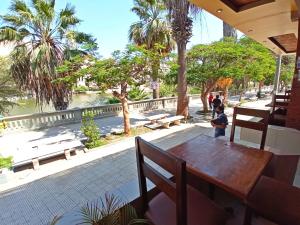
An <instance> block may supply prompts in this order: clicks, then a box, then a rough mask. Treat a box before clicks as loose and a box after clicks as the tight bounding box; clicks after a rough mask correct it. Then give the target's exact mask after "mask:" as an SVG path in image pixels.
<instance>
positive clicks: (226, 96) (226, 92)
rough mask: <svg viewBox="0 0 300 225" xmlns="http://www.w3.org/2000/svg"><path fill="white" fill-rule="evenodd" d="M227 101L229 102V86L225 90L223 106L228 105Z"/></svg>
mask: <svg viewBox="0 0 300 225" xmlns="http://www.w3.org/2000/svg"><path fill="white" fill-rule="evenodd" d="M227 100H228V86H226V87H225V88H224V102H223V104H226V103H227Z"/></svg>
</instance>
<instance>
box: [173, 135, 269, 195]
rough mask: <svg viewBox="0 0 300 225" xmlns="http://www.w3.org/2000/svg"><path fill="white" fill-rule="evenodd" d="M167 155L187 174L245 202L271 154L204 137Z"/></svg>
mask: <svg viewBox="0 0 300 225" xmlns="http://www.w3.org/2000/svg"><path fill="white" fill-rule="evenodd" d="M169 152H170V153H171V154H173V155H175V156H176V157H178V158H181V159H183V160H185V161H186V163H187V171H188V172H190V173H192V174H193V175H195V176H197V177H199V178H200V179H203V180H205V181H207V182H209V183H211V184H214V185H216V186H217V187H220V188H222V189H224V190H226V191H228V192H229V193H231V194H233V195H235V196H237V197H238V198H240V199H242V200H245V199H246V198H247V196H248V194H249V192H250V191H251V190H252V188H253V187H254V185H255V183H256V181H257V180H258V178H259V177H260V176H261V174H262V172H263V170H264V168H265V167H266V165H267V164H268V163H269V161H270V160H271V158H272V153H270V152H266V151H262V150H259V149H255V148H248V147H245V146H242V145H238V144H235V143H230V142H228V141H225V140H221V139H216V138H212V137H209V136H205V135H200V136H197V137H195V138H193V139H191V140H189V141H187V142H185V143H183V144H181V145H178V146H175V147H173V148H171V149H170V150H169Z"/></svg>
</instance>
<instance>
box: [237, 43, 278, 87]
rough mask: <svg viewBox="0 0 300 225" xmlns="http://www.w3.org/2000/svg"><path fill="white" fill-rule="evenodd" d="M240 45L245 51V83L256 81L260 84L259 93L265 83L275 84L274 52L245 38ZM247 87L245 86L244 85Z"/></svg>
mask: <svg viewBox="0 0 300 225" xmlns="http://www.w3.org/2000/svg"><path fill="white" fill-rule="evenodd" d="M239 43H240V44H241V45H242V46H243V48H244V49H245V50H244V52H245V54H244V55H245V56H246V57H245V60H243V61H241V62H243V64H242V65H243V67H242V68H243V69H244V78H243V79H244V81H249V80H251V81H254V82H257V83H258V84H259V92H260V91H261V88H262V86H263V84H264V82H265V81H269V83H270V82H273V79H274V73H275V69H276V61H275V57H274V55H273V54H272V52H271V51H270V50H269V49H267V48H266V47H264V46H263V45H262V44H260V43H258V42H256V41H254V40H252V39H251V38H249V37H243V38H241V39H240V40H239ZM244 86H245V85H244Z"/></svg>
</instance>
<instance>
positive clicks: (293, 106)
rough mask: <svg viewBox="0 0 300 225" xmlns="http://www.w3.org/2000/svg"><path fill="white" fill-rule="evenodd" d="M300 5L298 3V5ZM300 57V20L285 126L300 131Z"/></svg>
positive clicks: (299, 21) (299, 22)
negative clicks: (293, 74) (299, 59)
mask: <svg viewBox="0 0 300 225" xmlns="http://www.w3.org/2000/svg"><path fill="white" fill-rule="evenodd" d="M299 4H300V3H299ZM298 57H300V19H299V20H298V44H297V53H296V64H295V76H294V79H293V84H292V92H291V101H290V103H289V106H288V110H287V120H286V126H287V127H291V128H296V129H298V130H300V104H299V99H300V80H299V79H298V73H299V71H298V68H297V59H298Z"/></svg>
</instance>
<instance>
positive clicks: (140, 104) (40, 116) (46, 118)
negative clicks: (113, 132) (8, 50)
mask: <svg viewBox="0 0 300 225" xmlns="http://www.w3.org/2000/svg"><path fill="white" fill-rule="evenodd" d="M176 104H177V97H170V98H159V99H151V100H143V101H137V102H130V103H129V104H128V105H129V111H131V112H132V111H138V112H142V111H148V110H154V109H160V108H161V109H162V108H171V107H172V108H173V107H176ZM86 112H93V113H94V115H95V118H97V119H98V118H104V117H108V116H116V115H119V114H120V113H122V105H121V104H120V103H119V104H111V105H103V106H95V107H87V108H78V109H71V110H64V111H57V112H50V113H36V114H30V115H21V116H10V117H5V118H4V121H5V122H6V125H7V128H6V129H5V131H4V132H15V131H20V130H36V129H43V128H49V127H55V126H60V125H65V124H71V123H78V122H80V121H81V119H82V116H83V115H84V114H85V113H86Z"/></svg>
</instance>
